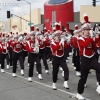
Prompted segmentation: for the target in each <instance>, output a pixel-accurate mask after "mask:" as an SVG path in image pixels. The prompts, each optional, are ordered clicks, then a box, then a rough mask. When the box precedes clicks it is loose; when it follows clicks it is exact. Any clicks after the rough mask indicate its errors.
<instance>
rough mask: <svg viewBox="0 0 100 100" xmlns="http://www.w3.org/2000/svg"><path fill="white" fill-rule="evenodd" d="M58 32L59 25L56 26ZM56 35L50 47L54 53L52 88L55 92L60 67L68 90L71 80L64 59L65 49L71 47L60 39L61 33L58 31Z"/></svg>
mask: <svg viewBox="0 0 100 100" xmlns="http://www.w3.org/2000/svg"><path fill="white" fill-rule="evenodd" d="M56 27H57V30H60V29H59V28H58V25H56ZM53 35H54V39H53V40H52V42H51V44H50V47H51V51H52V56H53V57H52V65H53V72H52V74H53V76H52V77H53V85H52V88H53V89H54V90H56V89H57V88H56V82H57V75H58V71H59V66H61V67H62V69H63V71H64V79H65V81H64V85H63V86H64V87H65V88H66V89H69V87H68V79H69V70H68V67H67V64H66V60H65V58H64V48H68V47H69V45H68V44H67V43H66V42H65V41H64V40H63V39H62V40H61V39H60V33H59V31H56V32H55V33H53Z"/></svg>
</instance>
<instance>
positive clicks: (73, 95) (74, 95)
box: [5, 71, 91, 100]
mask: <svg viewBox="0 0 100 100" xmlns="http://www.w3.org/2000/svg"><path fill="white" fill-rule="evenodd" d="M5 73H7V74H10V75H12V73H9V72H7V71H5ZM17 77H19V78H22V79H25V80H27V81H28V79H27V78H25V77H22V76H19V75H17ZM32 82H34V83H37V84H40V85H43V86H45V87H48V88H52V86H50V85H47V84H44V83H41V82H38V81H34V80H32ZM57 90H58V91H60V92H63V93H66V94H68V95H71V96H72V97H73V98H74V97H76V94H73V93H71V92H67V91H65V90H62V89H58V88H57ZM85 100H91V99H87V98H85Z"/></svg>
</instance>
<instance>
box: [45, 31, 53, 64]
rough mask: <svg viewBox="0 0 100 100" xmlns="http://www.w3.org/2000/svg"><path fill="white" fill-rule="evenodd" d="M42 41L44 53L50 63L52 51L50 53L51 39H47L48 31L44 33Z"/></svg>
mask: <svg viewBox="0 0 100 100" xmlns="http://www.w3.org/2000/svg"><path fill="white" fill-rule="evenodd" d="M44 36H45V37H44V42H45V53H46V56H47V59H50V63H52V53H51V49H50V42H51V40H50V39H49V33H48V32H46V33H44Z"/></svg>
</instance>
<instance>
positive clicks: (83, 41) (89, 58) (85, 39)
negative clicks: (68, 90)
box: [76, 23, 100, 100]
mask: <svg viewBox="0 0 100 100" xmlns="http://www.w3.org/2000/svg"><path fill="white" fill-rule="evenodd" d="M82 30H83V36H82V37H79V38H78V42H79V48H80V51H79V54H80V56H81V67H80V71H81V78H80V80H79V83H78V93H77V95H76V98H77V99H79V100H84V97H83V96H82V93H83V92H84V85H85V83H86V80H87V76H88V74H89V71H90V69H94V70H96V71H97V73H98V77H99V86H98V87H97V89H96V91H97V92H98V93H99V94H100V63H98V61H97V60H96V58H95V57H94V53H95V50H96V49H97V48H96V45H95V43H94V42H93V39H92V38H91V37H90V33H89V32H90V30H91V27H90V24H89V23H86V24H84V25H83V26H82Z"/></svg>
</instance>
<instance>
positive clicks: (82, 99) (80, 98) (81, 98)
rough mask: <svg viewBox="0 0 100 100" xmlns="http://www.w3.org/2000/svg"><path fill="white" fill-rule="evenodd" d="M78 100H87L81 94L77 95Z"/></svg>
mask: <svg viewBox="0 0 100 100" xmlns="http://www.w3.org/2000/svg"><path fill="white" fill-rule="evenodd" d="M76 98H77V99H78V100H85V98H84V97H83V96H82V95H81V94H79V93H77V95H76Z"/></svg>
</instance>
